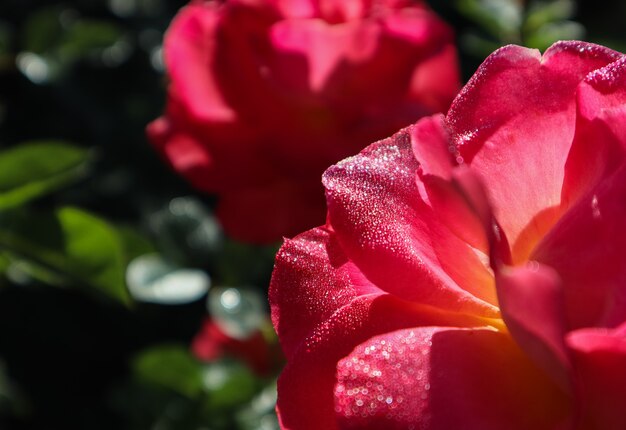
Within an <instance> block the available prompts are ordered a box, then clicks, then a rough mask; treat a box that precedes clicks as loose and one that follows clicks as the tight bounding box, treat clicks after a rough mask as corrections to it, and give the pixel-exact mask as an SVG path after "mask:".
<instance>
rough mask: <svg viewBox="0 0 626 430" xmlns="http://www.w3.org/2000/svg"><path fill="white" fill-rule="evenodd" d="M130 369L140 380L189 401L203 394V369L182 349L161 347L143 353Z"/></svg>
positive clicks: (178, 347)
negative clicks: (183, 396) (168, 390)
mask: <svg viewBox="0 0 626 430" xmlns="http://www.w3.org/2000/svg"><path fill="white" fill-rule="evenodd" d="M133 369H134V372H135V375H136V376H137V377H138V378H139V379H140V380H142V381H144V382H147V383H150V384H155V385H158V386H161V387H164V388H168V389H170V390H173V391H175V392H177V393H180V394H183V395H185V396H187V397H190V398H195V397H197V396H199V395H200V394H201V393H202V391H203V387H202V366H201V364H200V363H199V362H198V361H197V360H196V359H195V358H193V357H192V356H191V354H190V353H189V351H188V350H187V349H186V348H184V347H182V346H178V345H161V346H157V347H154V348H151V349H148V350H146V351H143V352H142V353H140V354H139V355H138V356H136V357H135V359H134V360H133Z"/></svg>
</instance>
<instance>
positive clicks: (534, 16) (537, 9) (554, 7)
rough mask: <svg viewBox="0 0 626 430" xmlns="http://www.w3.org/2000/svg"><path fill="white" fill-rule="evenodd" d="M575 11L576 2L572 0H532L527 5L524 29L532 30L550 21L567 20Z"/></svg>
mask: <svg viewBox="0 0 626 430" xmlns="http://www.w3.org/2000/svg"><path fill="white" fill-rule="evenodd" d="M575 12H576V4H575V3H574V2H573V1H572V0H551V1H534V2H531V3H530V6H529V7H528V12H527V13H526V20H525V22H524V29H525V30H526V31H530V32H534V31H537V30H538V29H539V27H541V26H542V25H545V24H548V23H550V22H558V21H564V20H568V19H570V18H572V17H573V16H574V13H575Z"/></svg>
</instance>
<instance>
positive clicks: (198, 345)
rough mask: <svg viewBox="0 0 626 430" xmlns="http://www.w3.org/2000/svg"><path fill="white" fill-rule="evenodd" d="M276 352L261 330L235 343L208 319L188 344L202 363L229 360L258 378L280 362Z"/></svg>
mask: <svg viewBox="0 0 626 430" xmlns="http://www.w3.org/2000/svg"><path fill="white" fill-rule="evenodd" d="M276 349H277V348H274V347H273V346H272V345H270V344H269V343H268V342H267V340H266V339H265V338H264V337H263V333H261V331H260V330H258V331H255V332H254V333H252V334H251V335H250V336H248V337H247V338H245V339H237V338H235V337H232V336H230V335H229V334H227V333H225V332H224V330H223V329H222V328H220V325H219V324H217V323H216V322H215V321H213V320H211V319H210V318H207V319H205V321H204V323H203V324H202V328H201V329H200V331H199V332H198V333H197V334H196V336H195V337H194V338H193V341H192V342H191V350H192V352H193V354H194V355H195V356H196V357H197V358H198V359H200V360H203V361H215V360H218V359H219V358H221V357H225V356H232V357H235V358H238V359H241V360H243V361H245V362H246V363H247V364H248V366H249V367H250V368H251V369H252V370H254V371H255V372H256V373H257V374H259V375H267V374H268V373H269V372H270V370H271V369H272V367H273V366H274V365H275V364H276V362H278V361H280V358H279V354H278V351H276Z"/></svg>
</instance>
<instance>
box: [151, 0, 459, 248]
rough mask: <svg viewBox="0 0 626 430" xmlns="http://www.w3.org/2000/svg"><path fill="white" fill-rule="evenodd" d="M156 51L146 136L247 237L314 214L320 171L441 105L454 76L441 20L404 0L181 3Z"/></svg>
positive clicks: (274, 233)
mask: <svg viewBox="0 0 626 430" xmlns="http://www.w3.org/2000/svg"><path fill="white" fill-rule="evenodd" d="M164 54H165V64H166V68H167V72H168V74H169V78H170V80H171V82H170V85H169V97H168V104H167V108H166V111H165V114H164V115H163V116H162V117H161V118H159V119H157V120H156V121H154V122H152V123H151V124H150V125H149V127H148V134H149V137H150V139H151V141H152V142H153V144H154V146H155V147H156V148H157V149H158V150H159V151H160V152H161V153H162V154H163V156H164V157H165V158H166V159H167V160H168V161H169V163H171V165H172V166H173V167H174V169H176V170H177V171H179V172H180V173H181V174H182V175H183V176H185V177H186V178H187V179H188V180H189V181H190V182H191V183H192V184H193V185H194V186H195V187H197V188H198V189H200V190H202V191H206V192H208V193H216V194H217V195H218V196H219V197H220V200H219V207H218V209H217V213H218V216H219V218H220V220H221V222H222V224H223V226H224V227H225V229H226V232H227V233H228V234H229V235H231V236H232V237H234V238H236V239H240V240H245V241H250V242H257V243H263V242H271V241H275V240H278V239H280V238H281V236H292V235H294V234H296V233H298V232H300V231H303V230H305V229H306V228H310V227H312V226H315V225H318V224H320V223H322V222H323V221H324V214H325V205H324V196H323V188H322V186H321V183H320V176H321V173H322V172H323V171H324V169H325V168H327V167H328V166H329V165H331V164H332V163H334V162H336V161H338V160H340V159H342V158H344V157H346V156H349V155H352V154H355V153H356V152H358V151H359V150H360V149H362V148H363V147H364V146H365V145H367V144H369V143H371V142H373V141H376V140H379V139H382V138H384V137H387V136H389V135H390V134H392V133H393V132H395V131H396V130H397V129H399V128H400V127H402V126H406V125H408V124H410V123H411V122H414V121H415V120H416V119H418V118H420V117H422V116H424V115H426V114H430V113H433V112H440V111H446V110H447V108H448V106H449V103H450V102H451V100H452V98H453V96H454V95H455V94H456V92H457V90H458V88H459V85H460V84H459V72H458V65H457V56H456V50H455V47H454V44H453V34H452V31H451V29H450V28H449V27H448V26H447V25H446V24H445V23H444V22H442V21H441V20H440V19H439V18H438V17H437V16H436V15H435V14H434V13H433V12H432V11H431V10H430V9H429V8H428V7H427V6H426V5H425V4H423V3H422V2H414V1H398V0H379V1H373V2H371V1H365V0H350V1H338V0H317V1H315V0H302V1H278V0H254V1H253V0H231V1H226V2H217V1H195V2H192V3H191V4H189V5H188V6H187V7H186V8H184V9H183V10H181V11H180V12H179V14H178V15H177V17H176V18H175V19H174V21H173V23H172V25H171V27H170V28H169V31H168V33H167V34H166V37H165V44H164Z"/></svg>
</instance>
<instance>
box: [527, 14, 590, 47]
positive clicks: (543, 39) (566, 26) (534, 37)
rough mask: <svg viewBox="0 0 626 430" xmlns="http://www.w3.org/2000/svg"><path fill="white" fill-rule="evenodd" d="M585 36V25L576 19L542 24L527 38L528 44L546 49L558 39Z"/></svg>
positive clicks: (575, 38)
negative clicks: (575, 20)
mask: <svg viewBox="0 0 626 430" xmlns="http://www.w3.org/2000/svg"><path fill="white" fill-rule="evenodd" d="M584 36H585V27H583V26H582V25H581V24H579V23H577V22H574V21H562V22H554V23H549V24H545V25H542V26H541V27H539V29H538V30H537V31H536V32H534V33H532V34H531V35H530V36H528V37H527V38H526V46H528V47H530V48H537V49H540V50H545V49H546V48H548V47H549V46H550V45H552V44H553V43H554V42H556V41H557V40H580V39H583V38H584Z"/></svg>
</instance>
